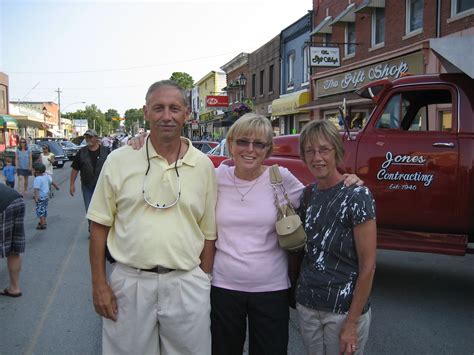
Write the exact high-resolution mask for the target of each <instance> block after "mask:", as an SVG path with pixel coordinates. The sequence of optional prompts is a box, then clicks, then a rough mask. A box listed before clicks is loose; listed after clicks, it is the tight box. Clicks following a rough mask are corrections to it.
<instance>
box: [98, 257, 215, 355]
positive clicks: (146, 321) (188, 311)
mask: <svg viewBox="0 0 474 355" xmlns="http://www.w3.org/2000/svg"><path fill="white" fill-rule="evenodd" d="M110 286H111V288H112V291H113V292H114V294H115V296H116V297H117V304H118V316H117V321H116V322H114V321H111V320H109V319H105V318H104V319H103V333H102V351H103V353H104V354H114V355H117V354H143V355H149V354H150V355H151V354H164V355H167V354H180V355H183V354H199V355H201V354H202V355H206V354H210V353H211V331H210V310H211V306H210V287H211V283H210V281H209V278H208V276H207V275H206V274H205V273H204V272H203V271H202V270H201V268H200V267H196V268H195V269H193V270H190V271H180V270H176V271H172V272H169V273H166V274H156V273H152V272H145V271H139V270H137V269H133V268H130V267H128V266H125V265H123V264H120V263H115V265H114V268H113V271H112V273H111V274H110Z"/></svg>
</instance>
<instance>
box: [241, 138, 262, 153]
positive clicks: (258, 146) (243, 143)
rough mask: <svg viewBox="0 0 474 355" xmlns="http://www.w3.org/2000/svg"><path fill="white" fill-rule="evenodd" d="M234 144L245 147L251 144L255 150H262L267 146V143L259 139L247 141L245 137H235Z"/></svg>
mask: <svg viewBox="0 0 474 355" xmlns="http://www.w3.org/2000/svg"><path fill="white" fill-rule="evenodd" d="M235 144H237V146H238V147H241V148H247V147H248V146H249V145H250V144H252V146H253V148H254V149H255V150H264V149H265V148H266V147H268V143H265V142H260V141H249V140H247V139H237V140H236V141H235Z"/></svg>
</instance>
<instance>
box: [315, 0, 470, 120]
mask: <svg viewBox="0 0 474 355" xmlns="http://www.w3.org/2000/svg"><path fill="white" fill-rule="evenodd" d="M313 7H314V21H313V23H314V27H313V30H312V31H311V35H312V46H315V47H328V48H331V49H336V50H339V57H338V59H339V63H340V66H338V67H334V68H332V67H318V66H315V62H317V60H316V59H318V58H315V57H314V56H313V52H311V57H310V63H312V65H314V66H313V67H312V75H311V90H312V101H311V102H310V103H309V104H308V105H306V108H308V109H311V110H312V116H313V118H327V119H331V120H333V121H334V122H336V123H337V122H338V112H337V106H338V105H340V103H341V102H342V100H343V98H346V99H347V103H348V106H349V108H350V111H351V116H352V117H353V118H354V117H355V116H356V115H357V116H358V117H360V118H362V119H363V120H366V119H367V117H368V115H369V112H370V110H371V108H372V104H371V102H370V101H368V100H363V99H360V98H359V97H358V96H357V95H355V94H354V93H353V91H354V90H356V89H358V88H360V87H361V86H362V85H364V84H366V83H368V82H370V81H373V80H377V79H382V78H384V77H389V78H392V79H393V78H397V77H399V76H400V75H403V73H407V72H409V73H413V74H428V73H443V72H465V73H467V74H468V75H471V76H472V75H474V69H473V64H472V63H473V61H472V46H473V45H474V42H473V38H474V28H473V20H474V4H473V3H472V1H471V2H469V1H468V2H465V1H461V0H433V1H423V0H353V1H341V0H314V2H313ZM469 48H470V51H471V55H469V54H468V51H469Z"/></svg>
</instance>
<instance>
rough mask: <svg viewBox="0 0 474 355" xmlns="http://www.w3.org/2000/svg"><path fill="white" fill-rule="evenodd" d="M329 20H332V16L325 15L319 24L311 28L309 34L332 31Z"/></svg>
mask: <svg viewBox="0 0 474 355" xmlns="http://www.w3.org/2000/svg"><path fill="white" fill-rule="evenodd" d="M331 22H332V16H327V17H326V18H325V19H324V20H322V21H321V22H320V23H319V25H317V26H316V27H315V28H313V30H312V31H311V33H310V34H309V35H310V36H312V35H315V34H318V33H332V27H331Z"/></svg>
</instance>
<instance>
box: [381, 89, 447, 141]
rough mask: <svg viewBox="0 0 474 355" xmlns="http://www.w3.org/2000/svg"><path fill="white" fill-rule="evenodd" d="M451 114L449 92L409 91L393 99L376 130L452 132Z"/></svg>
mask: <svg viewBox="0 0 474 355" xmlns="http://www.w3.org/2000/svg"><path fill="white" fill-rule="evenodd" d="M451 112H452V97H451V93H450V91H449V90H413V91H406V92H404V93H401V94H396V95H394V96H392V97H391V98H390V100H389V102H388V104H387V105H386V108H385V110H384V112H383V113H382V115H381V117H380V119H379V120H378V122H377V123H376V128H377V129H395V130H402V131H412V132H427V131H450V130H451V129H452V115H451Z"/></svg>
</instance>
